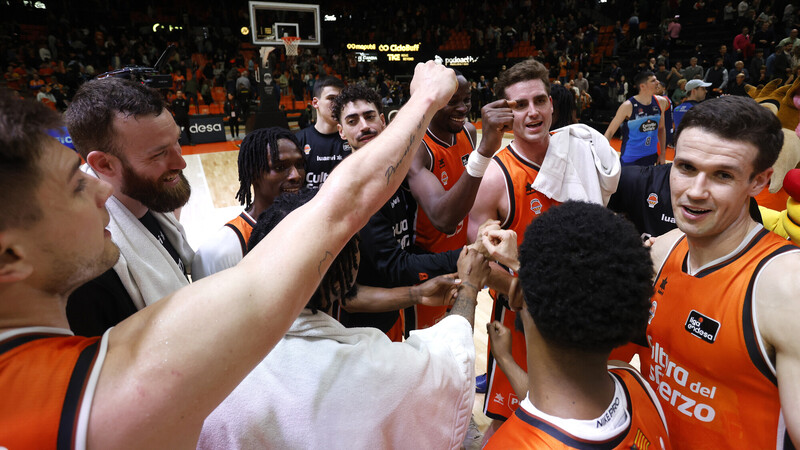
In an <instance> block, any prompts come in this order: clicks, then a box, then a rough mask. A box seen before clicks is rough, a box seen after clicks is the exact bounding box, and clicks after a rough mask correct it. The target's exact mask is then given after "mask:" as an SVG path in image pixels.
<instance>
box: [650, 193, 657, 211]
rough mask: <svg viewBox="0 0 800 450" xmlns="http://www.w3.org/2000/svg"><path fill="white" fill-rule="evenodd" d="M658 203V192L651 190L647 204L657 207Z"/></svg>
mask: <svg viewBox="0 0 800 450" xmlns="http://www.w3.org/2000/svg"><path fill="white" fill-rule="evenodd" d="M657 204H658V194H656V193H655V192H651V193H650V195H648V196H647V205H648V206H650V207H651V208H655V207H656V205H657Z"/></svg>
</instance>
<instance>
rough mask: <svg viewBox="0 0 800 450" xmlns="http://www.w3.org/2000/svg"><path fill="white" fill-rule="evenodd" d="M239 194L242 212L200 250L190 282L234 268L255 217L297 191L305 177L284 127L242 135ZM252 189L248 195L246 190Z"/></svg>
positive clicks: (294, 142)
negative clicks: (279, 199)
mask: <svg viewBox="0 0 800 450" xmlns="http://www.w3.org/2000/svg"><path fill="white" fill-rule="evenodd" d="M238 165H239V191H238V192H237V193H236V199H237V200H239V203H241V204H242V205H244V211H242V213H241V214H239V215H238V216H236V217H235V218H234V219H232V220H231V221H229V222H228V223H226V224H225V226H223V227H222V228H220V229H219V231H217V233H216V234H214V235H213V236H211V238H209V239H208V240H207V241H206V242H204V243H203V245H201V246H200V248H198V249H197V253H196V254H195V256H194V260H193V261H192V280H195V281H197V280H199V279H200V278H203V277H206V276H208V275H211V274H212V273H217V272H219V271H220V270H224V269H227V268H229V267H233V266H235V265H236V264H237V263H238V262H239V261H241V260H242V257H244V254H245V253H246V252H247V241H248V240H249V239H250V233H251V232H252V231H253V227H254V226H255V223H256V220H257V219H258V216H259V215H260V214H261V213H262V212H264V211H265V210H266V209H267V208H269V206H270V205H272V202H273V201H275V198H276V197H277V196H279V195H280V194H282V193H284V192H297V191H298V190H299V189H300V188H301V187H302V186H303V179H304V177H305V174H306V170H305V158H303V153H302V152H300V144H299V143H298V142H297V137H295V135H294V134H293V133H292V132H291V131H289V130H287V129H285V128H279V127H274V128H261V129H258V130H255V131H253V132H251V133H250V134H248V135H247V136H245V138H244V140H242V145H241V147H240V148H239V159H238ZM251 186H252V188H253V192H252V194H251V192H250V188H251Z"/></svg>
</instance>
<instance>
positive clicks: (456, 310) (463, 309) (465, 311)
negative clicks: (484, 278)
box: [449, 281, 478, 326]
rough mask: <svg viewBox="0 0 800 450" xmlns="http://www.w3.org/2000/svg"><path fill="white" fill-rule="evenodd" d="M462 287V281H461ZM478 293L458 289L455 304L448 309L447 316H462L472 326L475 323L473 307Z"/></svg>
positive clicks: (475, 304)
mask: <svg viewBox="0 0 800 450" xmlns="http://www.w3.org/2000/svg"><path fill="white" fill-rule="evenodd" d="M462 285H463V281H462ZM477 296H478V292H477V291H474V290H472V289H459V290H458V297H457V298H456V302H455V303H453V307H452V308H451V309H450V313H449V315H458V316H462V317H464V318H465V319H467V321H468V322H469V324H470V325H471V326H472V325H474V323H475V306H477V304H478V301H477Z"/></svg>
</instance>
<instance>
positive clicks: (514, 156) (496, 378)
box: [484, 145, 558, 420]
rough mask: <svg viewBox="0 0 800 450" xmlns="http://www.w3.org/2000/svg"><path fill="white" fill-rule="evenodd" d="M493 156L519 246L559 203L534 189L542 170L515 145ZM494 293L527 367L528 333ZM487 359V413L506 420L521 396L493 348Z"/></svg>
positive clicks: (496, 313) (495, 312) (495, 314)
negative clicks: (538, 220) (528, 231)
mask: <svg viewBox="0 0 800 450" xmlns="http://www.w3.org/2000/svg"><path fill="white" fill-rule="evenodd" d="M493 159H494V162H496V163H497V164H498V165H499V166H500V169H501V170H502V171H503V176H504V178H505V184H506V196H507V199H508V215H507V216H506V217H505V218H501V222H502V223H501V225H500V226H501V227H502V228H504V229H509V230H514V231H515V232H516V233H517V245H519V244H521V243H522V238H523V236H524V234H525V228H527V227H528V224H530V223H531V221H533V219H535V218H536V217H538V216H539V215H541V214H542V213H543V212H545V211H547V210H548V209H549V208H550V207H551V206H554V205H557V204H558V202H556V201H555V200H551V199H550V198H548V197H547V196H545V195H544V194H542V193H541V192H538V191H535V190H534V189H533V187H532V186H533V181H534V180H535V179H536V175H537V174H538V173H539V166H538V165H537V164H535V163H533V162H532V161H530V160H528V159H527V158H525V157H524V156H522V155H520V154H519V153H517V152H516V151H515V150H514V147H513V146H512V145H508V146H507V147H506V148H504V149H503V150H500V152H498V153H497V155H495V156H494V158H493ZM490 294H491V296H492V298H493V299H494V305H493V308H492V318H491V320H498V321H500V322H501V323H502V324H503V325H505V326H507V327H508V328H510V329H511V330H513V331H512V343H511V354H512V355H513V356H514V361H516V363H517V364H518V365H519V366H520V367H522V368H523V369H525V370H527V367H528V360H527V353H526V348H525V335H524V334H522V333H521V332H519V331H517V330H516V327H515V326H514V321H515V319H516V317H517V315H516V313H514V312H513V311H511V310H510V309H508V304H507V301H506V300H505V296H502V298H501V299H500V301H498V298H497V294H496V293H495V292H494V291H490ZM489 345H491V342H490V343H489ZM487 361H488V374H489V392H488V393H487V394H486V400H485V403H484V413H485V414H486V415H487V416H489V417H491V418H493V419H500V420H503V419H506V418H508V417H510V416H511V415H512V414H513V412H514V410H516V409H517V407H518V406H519V401H520V400H521V399H518V398H517V396H516V395H515V394H514V389H513V388H512V387H511V383H510V382H509V381H508V378H507V377H506V374H505V373H503V371H502V370H501V369H500V367H498V366H497V365H496V364H495V361H494V358H493V357H492V354H491V351H489V355H488V359H487Z"/></svg>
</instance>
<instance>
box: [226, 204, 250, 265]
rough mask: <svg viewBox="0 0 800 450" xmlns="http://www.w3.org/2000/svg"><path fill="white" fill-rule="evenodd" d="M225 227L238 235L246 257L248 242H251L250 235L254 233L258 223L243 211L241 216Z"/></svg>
mask: <svg viewBox="0 0 800 450" xmlns="http://www.w3.org/2000/svg"><path fill="white" fill-rule="evenodd" d="M225 226H226V227H228V228H230V229H231V230H233V232H234V233H236V237H238V238H239V244H240V245H241V246H242V255H246V254H247V241H249V240H250V235H251V234H252V233H253V227H254V226H256V221H255V220H253V218H252V217H250V214H247V211H242V213H241V214H239V215H238V216H236V217H235V218H233V219H231V221H230V222H228V223H226V224H225Z"/></svg>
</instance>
